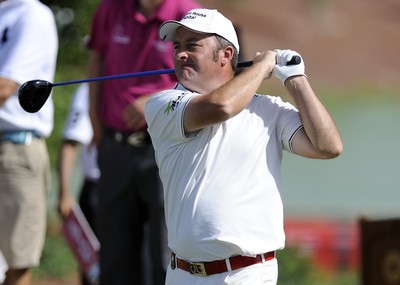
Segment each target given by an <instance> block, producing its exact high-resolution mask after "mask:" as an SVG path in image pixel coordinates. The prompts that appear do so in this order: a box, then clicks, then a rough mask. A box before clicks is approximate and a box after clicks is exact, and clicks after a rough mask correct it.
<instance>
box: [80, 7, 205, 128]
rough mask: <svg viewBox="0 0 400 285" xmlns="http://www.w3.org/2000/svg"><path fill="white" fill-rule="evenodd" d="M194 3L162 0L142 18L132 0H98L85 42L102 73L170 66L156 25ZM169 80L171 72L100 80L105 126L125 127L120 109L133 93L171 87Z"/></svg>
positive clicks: (169, 52)
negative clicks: (101, 61) (100, 61)
mask: <svg viewBox="0 0 400 285" xmlns="http://www.w3.org/2000/svg"><path fill="white" fill-rule="evenodd" d="M199 7H200V5H199V4H198V3H196V2H194V1H193V0H164V2H163V3H162V4H161V6H160V8H159V9H158V11H157V12H156V14H155V15H154V16H152V17H151V18H149V19H147V18H145V17H144V16H143V15H142V14H141V13H139V12H138V11H137V7H136V2H135V1H134V0H104V1H103V2H102V3H101V4H100V6H99V7H98V9H97V11H96V14H95V16H94V18H93V21H92V30H91V37H90V41H89V43H88V47H89V48H90V49H93V50H95V51H97V52H99V53H100V54H101V55H103V57H104V58H105V72H104V75H118V74H125V73H132V72H139V71H149V70H159V69H168V68H173V67H174V65H173V46H172V44H171V43H169V42H164V41H162V40H161V39H160V38H159V37H158V28H159V27H160V25H161V24H162V23H163V22H164V21H166V20H171V19H175V20H180V19H182V18H183V16H184V15H185V14H186V13H187V12H188V11H189V10H192V9H194V8H199ZM175 82H176V78H175V75H171V74H169V75H168V74H164V75H156V76H145V77H137V78H126V79H118V80H106V81H103V82H102V96H101V103H100V105H101V107H100V108H101V110H100V114H101V116H102V120H103V122H104V124H105V126H106V127H110V128H113V129H117V130H120V131H129V128H128V127H127V126H126V125H125V123H124V121H123V119H122V113H123V110H124V109H125V108H126V107H127V106H128V105H129V104H131V103H132V102H134V101H135V100H136V98H138V97H140V96H143V95H148V94H151V93H155V92H157V91H160V90H163V89H167V88H172V87H173V86H174V85H175Z"/></svg>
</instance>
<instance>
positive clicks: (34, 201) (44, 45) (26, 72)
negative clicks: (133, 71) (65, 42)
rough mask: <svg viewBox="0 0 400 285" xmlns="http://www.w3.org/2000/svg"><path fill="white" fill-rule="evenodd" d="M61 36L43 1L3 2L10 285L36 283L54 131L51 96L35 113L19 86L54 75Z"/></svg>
mask: <svg viewBox="0 0 400 285" xmlns="http://www.w3.org/2000/svg"><path fill="white" fill-rule="evenodd" d="M57 52H58V35H57V29H56V24H55V20H54V15H53V13H52V11H51V10H50V9H49V8H48V7H47V6H46V5H44V4H42V3H41V2H39V1H37V0H18V1H17V0H15V1H11V0H3V1H0V229H1V232H0V250H1V251H2V253H3V255H4V257H5V260H6V262H7V264H8V267H9V270H8V271H7V273H6V279H5V284H7V285H10V284H11V285H12V284H18V285H21V284H22V285H25V284H32V276H31V268H32V267H35V266H38V265H39V262H40V257H41V254H42V250H43V245H44V241H45V234H46V200H47V191H48V190H49V189H50V163H49V156H48V151H47V145H46V141H45V138H47V137H48V136H49V135H50V133H51V131H52V129H53V102H52V99H51V98H49V100H47V103H46V104H45V105H44V106H43V108H42V109H41V110H40V111H39V112H38V113H34V114H30V113H27V112H25V111H24V110H23V109H22V108H21V107H20V105H19V102H18V95H17V93H18V88H19V86H20V85H21V84H22V83H24V82H26V81H28V80H32V79H37V78H40V79H44V80H48V81H50V82H52V81H53V79H54V72H55V67H56V58H57Z"/></svg>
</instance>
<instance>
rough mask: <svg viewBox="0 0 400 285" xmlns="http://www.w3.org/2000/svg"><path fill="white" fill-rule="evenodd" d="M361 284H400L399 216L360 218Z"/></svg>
mask: <svg viewBox="0 0 400 285" xmlns="http://www.w3.org/2000/svg"><path fill="white" fill-rule="evenodd" d="M359 224H360V239H361V240H360V249H361V251H360V253H361V259H360V260H361V282H362V283H361V284H362V285H400V219H386V220H368V219H364V218H363V219H360V222H359Z"/></svg>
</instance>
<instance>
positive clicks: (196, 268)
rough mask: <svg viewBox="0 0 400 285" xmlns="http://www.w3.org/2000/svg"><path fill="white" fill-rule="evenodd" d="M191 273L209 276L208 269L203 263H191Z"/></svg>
mask: <svg viewBox="0 0 400 285" xmlns="http://www.w3.org/2000/svg"><path fill="white" fill-rule="evenodd" d="M189 272H190V274H192V275H195V276H207V272H206V267H205V266H204V263H202V262H189Z"/></svg>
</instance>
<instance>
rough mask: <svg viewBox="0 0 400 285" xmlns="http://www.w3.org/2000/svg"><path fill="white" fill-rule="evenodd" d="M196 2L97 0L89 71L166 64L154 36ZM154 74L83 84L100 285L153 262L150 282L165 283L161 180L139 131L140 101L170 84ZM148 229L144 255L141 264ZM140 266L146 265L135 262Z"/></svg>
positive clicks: (132, 278) (121, 280) (132, 276)
mask: <svg viewBox="0 0 400 285" xmlns="http://www.w3.org/2000/svg"><path fill="white" fill-rule="evenodd" d="M197 7H199V4H198V3H196V2H193V1H192V0H104V1H102V2H101V4H100V5H99V7H98V8H97V10H96V12H95V15H94V18H93V21H92V28H91V32H90V35H91V37H90V40H89V42H88V45H87V46H88V47H89V49H91V55H90V64H89V77H98V76H105V75H114V74H123V73H131V72H139V71H146V70H155V69H166V68H173V61H172V54H173V47H172V44H171V43H166V42H163V41H161V40H160V39H159V38H158V28H159V26H160V24H161V23H162V22H163V21H165V20H167V19H176V20H179V19H181V18H182V17H183V16H184V15H185V14H186V12H187V11H189V10H191V9H193V8H197ZM175 81H176V80H175V77H174V76H173V75H167V74H164V75H161V76H159V77H156V78H153V77H151V76H148V77H141V78H128V79H122V80H109V81H103V82H93V83H91V84H90V88H89V90H90V91H89V94H90V118H91V121H92V126H93V141H94V143H95V144H96V145H97V146H98V163H99V167H100V171H101V177H100V180H99V187H98V197H99V199H98V202H99V204H98V206H99V216H98V219H99V220H98V228H97V233H98V237H99V241H100V244H101V249H100V272H101V273H100V284H101V285H110V284H113V285H119V284H124V285H125V284H143V283H146V284H147V283H148V280H144V278H143V276H142V274H141V273H142V272H143V271H146V270H147V269H148V268H149V267H151V268H152V274H149V276H150V277H152V279H153V284H164V283H165V272H166V266H167V263H168V259H169V250H168V247H167V241H166V228H165V219H164V207H163V191H162V184H161V182H160V179H159V175H158V168H157V165H156V163H155V158H154V149H153V146H152V145H151V141H150V137H149V135H148V133H147V131H146V128H147V126H146V123H145V119H144V115H143V113H144V110H143V109H144V104H145V103H146V101H147V99H148V97H149V96H151V95H152V94H154V93H156V92H157V91H160V90H162V89H165V88H170V87H172V86H173V85H174V84H175ZM146 227H147V228H148V232H149V235H148V243H149V246H150V249H151V254H150V260H148V261H147V262H146V263H145V264H143V263H142V259H141V255H142V245H143V243H144V236H145V235H144V233H145V229H146ZM143 266H145V267H146V268H142V267H143Z"/></svg>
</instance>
